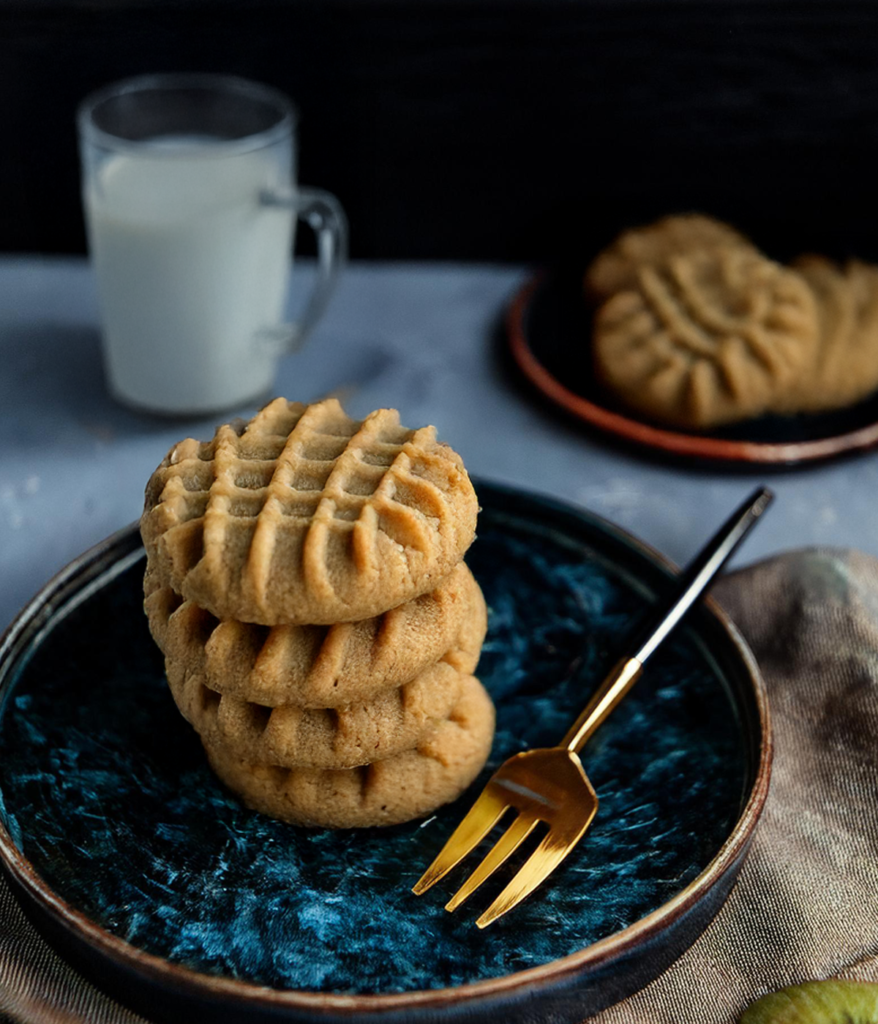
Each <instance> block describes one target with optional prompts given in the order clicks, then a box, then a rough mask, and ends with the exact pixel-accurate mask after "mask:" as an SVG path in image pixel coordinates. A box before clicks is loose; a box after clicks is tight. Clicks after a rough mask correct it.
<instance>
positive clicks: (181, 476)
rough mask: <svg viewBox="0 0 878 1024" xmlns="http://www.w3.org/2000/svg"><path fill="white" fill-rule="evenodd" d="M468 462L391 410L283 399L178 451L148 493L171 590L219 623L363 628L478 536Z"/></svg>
mask: <svg viewBox="0 0 878 1024" xmlns="http://www.w3.org/2000/svg"><path fill="white" fill-rule="evenodd" d="M477 511H478V509H477V502H476V498H475V493H474V491H473V488H472V484H471V483H470V481H469V478H468V476H467V474H466V471H465V469H464V468H463V463H462V461H461V459H460V457H459V456H458V455H457V454H456V453H455V452H454V451H453V450H452V449H451V448H449V447H448V446H447V445H444V444H441V443H439V442H438V441H437V440H436V434H435V430H434V428H432V427H423V428H421V429H419V430H409V429H407V428H405V427H403V426H401V425H400V423H399V415H398V413H397V412H396V411H395V410H391V409H380V410H378V411H376V412H374V413H372V414H370V415H369V416H367V417H366V419H365V420H363V421H357V420H352V419H350V418H349V417H348V416H347V415H346V414H345V413H344V412H343V410H342V408H341V406H340V405H339V403H338V402H337V401H336V400H334V399H330V400H327V401H325V402H320V403H317V404H315V405H311V406H304V405H301V404H300V403H293V402H287V401H286V400H284V399H276V400H275V401H274V402H271V403H270V404H269V405H267V406H266V407H265V408H264V409H263V410H262V411H261V412H260V413H258V414H257V416H256V417H254V419H253V420H251V421H250V422H249V423H246V424H241V423H237V424H227V425H224V426H222V427H220V428H219V429H218V430H217V432H216V434H215V436H214V438H213V440H212V441H210V442H203V443H200V442H198V441H195V440H192V439H188V440H186V441H183V442H181V443H180V444H178V445H176V446H175V447H174V448H173V449H172V450H171V452H170V453H169V455H168V456H167V458H166V459H165V460H164V462H163V463H162V465H161V466H160V467H159V469H158V470H157V471H156V472H155V473H154V474H153V477H152V479H151V480H150V483H149V485H148V487H147V493H146V507H145V511H144V516H143V518H142V520H141V529H142V532H143V537H144V542H145V544H146V547H147V551H148V552H149V554H150V556H151V558H152V559H153V561H154V562H155V564H156V568H157V571H158V572H159V574H160V575H161V577H162V579H163V581H164V582H165V583H167V584H168V585H170V586H171V587H173V588H174V589H175V590H176V591H178V592H179V593H181V594H182V595H183V596H184V597H186V598H188V599H190V600H193V601H195V602H196V603H197V604H199V605H200V606H201V607H204V608H206V609H208V610H209V611H211V612H213V613H214V614H215V615H217V616H219V617H221V618H237V619H241V620H244V621H251V622H257V623H261V624H264V625H274V624H276V623H280V622H287V623H310V624H320V623H330V622H335V621H352V620H356V619H363V618H368V617H370V616H371V615H375V614H379V613H380V612H383V611H386V610H387V609H389V608H391V607H393V606H394V605H396V604H400V603H401V602H402V601H405V600H408V599H410V598H411V597H414V596H417V595H418V594H420V593H423V592H425V591H426V590H428V589H430V588H431V586H433V585H435V582H436V581H437V580H438V579H439V578H441V577H442V576H444V575H446V574H447V573H448V572H449V571H450V569H451V568H452V567H453V566H454V565H455V564H456V563H457V562H458V561H459V560H460V558H461V557H462V556H463V553H464V552H465V551H466V549H467V547H468V546H469V544H470V543H471V542H472V539H473V537H474V534H475V520H476V514H477Z"/></svg>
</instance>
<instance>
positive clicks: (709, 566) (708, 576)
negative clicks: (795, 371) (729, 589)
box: [561, 487, 774, 754]
mask: <svg viewBox="0 0 878 1024" xmlns="http://www.w3.org/2000/svg"><path fill="white" fill-rule="evenodd" d="M773 498H774V495H773V494H772V492H771V491H770V490H769V489H768V488H767V487H759V488H757V489H756V490H755V491H754V492H753V493H752V494H751V495H750V497H749V498H748V499H747V500H746V501H745V502H744V503H743V504H742V505H741V506H740V507H739V508H738V509H736V510H735V511H734V512H733V513H732V515H731V516H730V517H729V518H728V519H727V520H726V522H725V523H723V525H722V526H721V527H720V528H719V530H717V532H716V533H715V534H714V536H713V537H712V538H711V539H710V540H709V541H708V542H707V544H706V545H705V546H704V548H703V549H702V550H701V552H700V553H699V554H698V555H696V556H695V558H694V559H693V560H692V562H690V564H689V565H688V566H687V567H686V569H685V570H684V571H683V573H682V575H681V576H680V578H679V581H678V583H677V586H676V587H675V588H674V590H673V592H672V593H671V595H670V597H669V598H668V599H667V600H666V601H665V602H663V603H662V604H661V605H660V606H659V608H658V610H657V611H656V612H655V613H654V614H653V615H651V616H650V617H649V618H648V620H647V621H646V623H645V624H644V626H643V627H641V631H640V632H639V633H638V634H637V635H636V637H635V641H634V643H633V644H632V647H633V648H634V652H635V653H634V654H633V655H628V656H626V657H624V658H622V659H621V660H620V661H619V662H617V663H616V665H615V666H614V667H613V669H612V670H611V671H610V673H609V675H608V676H607V677H606V679H604V681H603V683H601V685H600V687H599V688H598V690H597V692H596V693H595V694H594V696H593V697H592V698H591V700H590V701H589V702H588V704H587V705H586V707H585V709H584V711H583V712H582V714H581V715H580V716H579V718H577V719H576V721H575V722H574V723H573V725H572V726H571V727H570V729H569V730H568V731H567V735H566V736H565V737H564V739H563V740H562V741H561V746H562V747H566V748H567V749H568V750H572V751H573V752H574V753H577V754H578V753H579V751H580V750H581V749H582V748H583V747H584V746H585V744H586V743H587V742H588V740H589V738H590V737H591V736H592V734H593V733H594V732H595V730H596V729H597V728H598V727H599V726H600V725H601V724H602V723H603V722H604V720H605V719H606V718H607V716H608V715H609V714H610V713H611V712H612V710H613V709H614V708H615V707H616V705H617V704H618V703H619V701H621V700H622V698H623V697H624V696H625V695H626V694H627V693H628V691H629V690H630V689H631V687H632V686H633V685H634V684H635V683H636V682H637V680H638V679H639V678H640V675H641V673H642V672H643V666H644V665H645V664H646V662H647V660H648V659H649V658H650V657H651V655H652V654H653V653H654V652H655V651H656V649H657V648H658V647H659V646H660V645H661V644H662V643H663V641H664V640H666V639H667V637H668V636H669V634H670V633H671V632H672V631H673V630H674V628H675V627H676V626H677V625H678V624H679V622H680V620H681V619H682V618H683V616H684V615H685V614H686V613H687V612H688V611H689V609H690V608H691V607H692V605H693V604H695V602H696V601H697V600H698V598H699V597H701V595H702V594H703V593H704V591H705V590H706V589H707V587H708V586H709V585H710V584H711V583H712V582H713V580H714V578H715V577H716V575H717V573H718V572H719V571H720V569H722V567H723V566H724V565H725V564H726V562H727V561H728V560H729V558H731V556H732V554H733V553H734V551H735V549H736V548H737V547H738V545H739V544H740V543H741V541H742V540H743V539H744V537H745V536H746V535H747V533H749V531H750V530H751V529H752V527H753V526H754V525H755V524H756V522H757V521H758V519H759V517H760V516H761V515H762V513H763V512H764V511H765V510H766V508H768V506H769V505H770V504H771V502H772V500H773Z"/></svg>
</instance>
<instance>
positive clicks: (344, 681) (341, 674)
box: [144, 562, 485, 708]
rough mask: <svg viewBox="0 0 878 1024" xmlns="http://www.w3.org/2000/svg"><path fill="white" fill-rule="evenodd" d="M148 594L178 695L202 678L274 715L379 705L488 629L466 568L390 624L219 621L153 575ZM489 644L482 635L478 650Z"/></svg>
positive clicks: (389, 618)
mask: <svg viewBox="0 0 878 1024" xmlns="http://www.w3.org/2000/svg"><path fill="white" fill-rule="evenodd" d="M145 589H146V590H147V596H146V600H145V602H144V607H145V608H146V613H147V615H148V617H149V624H150V629H151V631H152V634H153V636H154V638H155V640H156V642H157V643H158V645H159V647H160V648H161V649H162V651H163V652H164V654H165V656H166V659H167V664H166V669H167V673H168V678H169V679H170V681H171V683H172V685H177V686H179V685H181V681H182V679H183V678H184V677H185V676H197V677H199V678H200V679H201V680H202V682H203V684H204V685H205V686H207V687H209V688H210V689H212V690H215V691H216V692H217V693H222V694H226V695H228V696H234V697H240V698H242V699H244V700H248V701H253V702H255V703H257V704H264V705H267V706H269V707H276V706H278V705H280V704H296V705H299V706H300V707H315V708H331V707H338V706H339V705H342V704H350V703H352V702H354V701H371V700H373V699H374V698H376V697H377V696H378V695H379V694H381V693H383V692H385V691H387V690H389V689H393V688H394V687H397V686H401V685H402V684H403V683H405V682H408V681H409V680H410V679H413V678H414V677H415V676H416V675H418V673H419V672H422V671H423V670H424V669H425V668H427V667H428V666H429V665H431V664H433V663H434V662H436V661H437V660H438V659H439V658H441V657H442V656H443V654H445V652H446V651H448V650H449V648H451V646H452V645H453V644H454V643H455V642H457V638H458V635H459V634H460V632H461V628H462V626H463V623H464V621H465V620H466V621H469V622H473V623H475V624H476V626H478V625H479V624H480V623H481V624H482V626H484V622H485V607H484V598H483V597H482V594H481V591H480V590H479V585H478V584H477V583H476V581H475V580H474V579H473V576H472V573H471V572H470V571H469V569H468V568H467V566H466V564H465V563H463V562H460V563H458V565H456V566H455V568H454V569H452V571H451V572H450V573H449V574H448V576H446V577H445V578H444V579H442V580H440V582H439V585H438V586H437V587H436V588H435V589H434V590H432V591H430V592H429V593H427V594H422V595H421V596H420V597H416V598H413V599H412V600H411V601H407V602H405V603H404V604H401V605H398V606H397V607H396V608H393V609H391V610H390V611H388V612H385V613H384V614H383V615H380V616H375V617H373V618H370V619H364V620H361V621H359V622H344V623H337V624H335V625H332V626H286V625H280V626H270V627H268V626H257V625H253V624H251V623H246V622H238V621H236V620H234V619H226V620H224V621H220V620H218V619H216V618H215V617H214V616H213V615H211V614H210V612H206V611H204V610H203V609H201V608H199V607H198V606H197V605H196V604H194V603H193V602H191V601H183V599H182V598H181V597H179V596H178V595H177V594H175V593H174V592H173V591H172V590H171V589H170V588H169V587H162V586H161V585H160V584H158V582H157V580H156V577H155V573H154V572H152V571H151V570H149V569H148V570H147V576H146V580H145ZM483 639H484V629H482V634H481V636H477V637H476V638H475V640H473V639H472V638H471V639H470V649H473V650H477V649H478V646H479V645H480V644H481V643H482V640H483ZM469 671H472V670H471V669H470V670H469Z"/></svg>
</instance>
